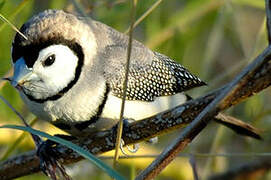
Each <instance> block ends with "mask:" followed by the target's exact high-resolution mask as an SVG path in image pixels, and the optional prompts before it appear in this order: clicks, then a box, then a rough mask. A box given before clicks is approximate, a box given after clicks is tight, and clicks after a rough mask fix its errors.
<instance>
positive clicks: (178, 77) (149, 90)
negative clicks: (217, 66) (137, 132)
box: [11, 9, 206, 137]
mask: <svg viewBox="0 0 271 180" xmlns="http://www.w3.org/2000/svg"><path fill="white" fill-rule="evenodd" d="M20 32H21V33H23V34H24V36H25V37H23V36H21V35H20V34H19V33H16V35H15V37H14V40H13V42H12V50H11V55H12V64H13V67H14V74H13V76H12V77H11V84H12V86H14V87H15V88H16V89H17V90H18V92H19V94H20V96H21V98H22V100H23V101H24V103H25V104H26V105H27V107H28V108H29V110H30V111H31V112H32V113H33V114H35V115H36V116H37V117H38V118H39V119H41V120H45V121H48V122H50V123H52V124H53V125H55V126H56V127H58V128H60V129H61V130H63V131H66V132H67V133H69V134H71V135H72V136H75V137H81V136H87V135H88V134H90V133H95V132H99V131H103V130H107V129H110V128H112V127H114V126H115V125H116V124H117V123H118V121H119V120H118V119H119V114H120V110H121V108H120V107H121V100H122V97H123V91H124V89H123V82H124V80H125V65H126V59H127V49H128V42H129V37H128V36H127V35H125V34H123V33H121V32H118V31H117V30H115V29H113V28H111V27H109V26H107V25H105V24H103V23H101V22H98V21H95V20H93V19H90V18H84V17H80V16H76V15H73V14H71V13H67V12H64V11H63V10H52V9H49V10H45V11H43V12H40V13H39V14H37V15H34V16H33V17H32V18H30V19H29V20H28V21H27V22H26V23H24V24H23V25H22V26H21V28H20ZM204 85H206V83H205V82H204V81H202V80H201V79H199V78H198V77H197V76H196V75H194V74H192V73H191V72H189V70H188V69H186V68H185V67H184V66H182V65H181V64H179V63H177V62H176V61H174V60H172V59H171V58H169V57H167V56H165V55H163V54H161V53H158V52H155V51H152V50H150V49H149V48H147V47H146V46H144V45H143V44H142V43H140V42H139V41H137V40H135V39H133V40H132V48H131V57H130V69H129V74H128V83H127V90H126V102H125V109H124V117H125V118H129V119H133V120H135V121H137V120H141V119H144V118H146V117H150V116H153V115H155V114H157V113H159V112H162V111H165V110H167V109H170V108H173V107H176V106H178V105H180V104H183V103H185V102H186V101H187V100H188V99H189V96H188V95H186V93H185V91H187V90H190V89H192V88H195V87H200V86H204Z"/></svg>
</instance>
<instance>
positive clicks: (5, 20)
mask: <svg viewBox="0 0 271 180" xmlns="http://www.w3.org/2000/svg"><path fill="white" fill-rule="evenodd" d="M0 18H1V19H2V20H3V21H4V22H6V23H8V25H9V26H10V27H11V28H12V29H13V30H14V31H16V32H17V33H18V34H20V35H21V36H22V37H23V38H24V39H25V40H27V37H26V36H25V35H24V34H23V33H22V32H20V31H19V29H17V28H16V27H15V26H14V25H13V24H12V23H11V22H9V20H7V19H6V18H5V17H4V16H3V15H2V14H0Z"/></svg>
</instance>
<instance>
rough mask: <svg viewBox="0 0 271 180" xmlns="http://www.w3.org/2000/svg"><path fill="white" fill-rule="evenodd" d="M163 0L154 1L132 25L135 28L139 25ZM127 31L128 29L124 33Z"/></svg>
mask: <svg viewBox="0 0 271 180" xmlns="http://www.w3.org/2000/svg"><path fill="white" fill-rule="evenodd" d="M162 1H163V0H158V1H156V2H155V3H154V4H153V5H152V6H151V7H150V8H149V9H148V10H147V11H146V12H145V13H144V14H142V15H141V16H140V17H139V18H138V19H137V20H136V22H135V23H134V27H133V28H135V27H136V26H137V25H139V24H140V23H141V22H142V21H143V20H144V19H145V18H146V17H147V16H148V15H150V14H151V13H152V12H153V11H154V9H156V8H157V7H158V6H159V4H160V3H161V2H162ZM128 32H129V29H127V30H126V31H125V32H124V33H125V34H127V33H128Z"/></svg>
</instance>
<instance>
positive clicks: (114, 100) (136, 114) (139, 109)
mask: <svg viewBox="0 0 271 180" xmlns="http://www.w3.org/2000/svg"><path fill="white" fill-rule="evenodd" d="M121 101H122V100H121V99H120V98H118V97H116V96H113V95H112V94H109V95H108V99H107V102H106V104H105V107H104V110H103V113H102V115H101V117H102V118H110V119H119V117H120V109H121ZM185 101H186V96H185V95H184V94H183V93H179V94H175V95H173V96H162V97H157V98H155V100H154V101H152V102H144V101H125V109H124V117H125V118H132V119H134V120H141V119H144V118H147V117H150V116H153V115H155V114H157V113H159V112H162V111H165V110H167V109H171V108H173V107H176V106H178V105H180V104H183V103H184V102H185Z"/></svg>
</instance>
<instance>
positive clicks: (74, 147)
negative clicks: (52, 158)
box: [0, 125, 125, 180]
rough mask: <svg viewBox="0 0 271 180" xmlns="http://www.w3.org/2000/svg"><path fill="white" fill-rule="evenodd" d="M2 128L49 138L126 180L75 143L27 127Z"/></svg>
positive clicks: (116, 177)
mask: <svg viewBox="0 0 271 180" xmlns="http://www.w3.org/2000/svg"><path fill="white" fill-rule="evenodd" d="M0 128H9V129H18V130H22V131H27V132H29V133H32V134H35V135H38V136H42V137H45V138H48V139H50V140H51V141H54V142H57V143H59V144H62V145H64V146H66V147H68V148H70V149H72V150H74V151H75V152H77V153H78V154H80V155H81V156H83V157H84V158H86V159H88V160H90V161H91V162H92V163H93V164H95V165H96V166H97V167H99V168H100V169H101V170H103V171H105V172H106V173H107V174H108V175H109V176H111V177H112V178H114V179H117V180H125V179H124V178H123V177H122V176H121V175H120V174H119V173H117V172H116V171H114V170H113V169H112V168H111V167H109V166H108V165H106V164H105V163H103V162H102V161H101V160H100V159H98V158H97V157H96V156H94V155H93V154H91V153H90V152H88V151H87V150H85V149H83V148H81V147H80V146H77V145H75V144H74V143H72V142H70V141H67V140H64V139H62V138H59V137H56V136H51V135H49V134H47V133H45V132H42V131H39V130H35V129H33V128H30V127H25V126H17V125H4V126H0Z"/></svg>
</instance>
